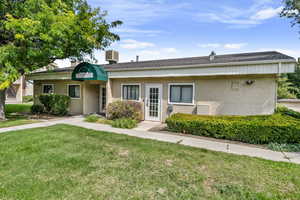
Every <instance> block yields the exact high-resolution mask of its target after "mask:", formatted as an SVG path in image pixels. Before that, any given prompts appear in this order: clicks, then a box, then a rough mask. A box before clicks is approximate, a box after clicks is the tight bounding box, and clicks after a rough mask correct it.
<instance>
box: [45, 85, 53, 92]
mask: <svg viewBox="0 0 300 200" xmlns="http://www.w3.org/2000/svg"><path fill="white" fill-rule="evenodd" d="M53 92H54V87H53V85H51V84H49V85H43V93H44V94H52V93H53Z"/></svg>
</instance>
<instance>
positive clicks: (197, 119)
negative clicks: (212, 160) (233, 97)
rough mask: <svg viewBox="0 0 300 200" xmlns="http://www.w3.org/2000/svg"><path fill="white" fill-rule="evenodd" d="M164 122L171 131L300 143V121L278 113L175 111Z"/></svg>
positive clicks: (259, 140)
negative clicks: (212, 114) (210, 114)
mask: <svg viewBox="0 0 300 200" xmlns="http://www.w3.org/2000/svg"><path fill="white" fill-rule="evenodd" d="M166 123H167V125H168V129H169V130H170V131H174V132H180V133H186V134H192V135H199V136H207V137H213V138H219V139H227V140H235V141H241V142H246V143H251V144H268V143H281V144H282V143H288V144H293V143H300V121H299V120H297V119H295V118H293V117H290V116H284V115H281V114H274V115H264V116H247V117H242V116H237V117H235V116H200V115H189V114H180V113H178V114H174V115H172V116H171V117H169V118H168V119H167V120H166Z"/></svg>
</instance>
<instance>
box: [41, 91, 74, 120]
mask: <svg viewBox="0 0 300 200" xmlns="http://www.w3.org/2000/svg"><path fill="white" fill-rule="evenodd" d="M39 100H40V102H41V103H42V104H43V105H44V107H45V110H46V112H47V113H50V114H53V115H59V116H64V115H67V114H68V109H69V105H70V101H71V99H70V97H69V96H66V95H61V94H42V95H40V96H39Z"/></svg>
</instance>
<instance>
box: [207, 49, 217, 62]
mask: <svg viewBox="0 0 300 200" xmlns="http://www.w3.org/2000/svg"><path fill="white" fill-rule="evenodd" d="M216 55H217V54H216V52H214V51H212V52H211V53H210V54H209V60H210V61H213V60H214V59H215V56H216Z"/></svg>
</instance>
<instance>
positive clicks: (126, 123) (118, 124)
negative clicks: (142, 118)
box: [111, 118, 137, 129]
mask: <svg viewBox="0 0 300 200" xmlns="http://www.w3.org/2000/svg"><path fill="white" fill-rule="evenodd" d="M111 125H112V127H115V128H127V129H132V128H135V127H136V126H137V121H136V120H134V119H128V118H121V119H116V120H114V121H112V122H111Z"/></svg>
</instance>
